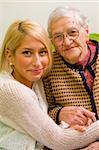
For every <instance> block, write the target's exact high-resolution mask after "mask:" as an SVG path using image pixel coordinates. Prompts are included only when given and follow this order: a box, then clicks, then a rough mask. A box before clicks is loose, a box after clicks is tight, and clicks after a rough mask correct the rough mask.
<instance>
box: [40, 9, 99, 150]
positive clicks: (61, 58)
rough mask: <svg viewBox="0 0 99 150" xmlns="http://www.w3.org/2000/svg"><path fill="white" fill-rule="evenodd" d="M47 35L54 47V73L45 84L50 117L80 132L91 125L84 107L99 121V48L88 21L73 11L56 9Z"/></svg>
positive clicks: (52, 71) (76, 11)
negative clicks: (93, 39)
mask: <svg viewBox="0 0 99 150" xmlns="http://www.w3.org/2000/svg"><path fill="white" fill-rule="evenodd" d="M48 32H49V37H50V39H51V41H52V43H53V45H54V46H55V51H54V52H53V67H52V70H51V72H50V74H49V75H48V76H47V77H46V78H45V79H44V80H43V82H44V87H45V92H46V97H47V101H48V104H49V114H50V116H51V117H52V118H53V119H54V120H55V122H56V123H57V124H59V123H60V122H61V121H65V122H67V123H68V124H69V125H70V126H73V127H74V128H77V127H78V125H79V127H78V128H79V130H80V129H81V128H82V126H87V125H90V124H91V123H92V120H91V119H89V116H88V114H87V112H86V111H85V112H83V113H82V107H83V108H85V109H87V110H89V111H92V112H94V113H95V117H96V119H98V118H99V44H98V42H96V41H92V40H89V27H88V23H87V18H86V17H85V16H84V15H83V14H81V13H80V11H78V10H76V9H74V8H69V7H67V8H65V7H58V8H56V9H55V10H54V11H53V12H52V13H51V14H50V16H49V20H48ZM97 145H98V149H99V142H97V143H95V145H94V147H97ZM92 147H93V146H92ZM86 150H87V149H86ZM88 150H89V149H88ZM94 150H96V149H94Z"/></svg>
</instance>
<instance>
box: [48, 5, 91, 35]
mask: <svg viewBox="0 0 99 150" xmlns="http://www.w3.org/2000/svg"><path fill="white" fill-rule="evenodd" d="M62 17H70V18H73V19H75V22H76V23H77V24H78V25H80V26H82V27H86V26H88V20H87V17H86V16H84V15H83V14H81V12H80V11H79V10H78V9H75V8H71V7H57V8H56V9H54V10H53V11H52V13H51V14H50V16H49V19H48V33H49V36H50V37H51V25H52V23H54V22H56V21H58V20H59V19H61V18H62Z"/></svg>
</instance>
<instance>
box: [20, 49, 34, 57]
mask: <svg viewBox="0 0 99 150" xmlns="http://www.w3.org/2000/svg"><path fill="white" fill-rule="evenodd" d="M22 53H23V54H24V56H26V57H30V56H31V55H32V52H31V51H30V50H29V49H24V50H23V52H22Z"/></svg>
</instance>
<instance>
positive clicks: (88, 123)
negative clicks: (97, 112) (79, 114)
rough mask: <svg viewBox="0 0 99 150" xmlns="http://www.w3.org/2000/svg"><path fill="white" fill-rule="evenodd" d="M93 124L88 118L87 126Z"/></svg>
mask: <svg viewBox="0 0 99 150" xmlns="http://www.w3.org/2000/svg"><path fill="white" fill-rule="evenodd" d="M92 123H93V122H92V120H91V119H90V118H88V122H87V126H89V125H91V124H92Z"/></svg>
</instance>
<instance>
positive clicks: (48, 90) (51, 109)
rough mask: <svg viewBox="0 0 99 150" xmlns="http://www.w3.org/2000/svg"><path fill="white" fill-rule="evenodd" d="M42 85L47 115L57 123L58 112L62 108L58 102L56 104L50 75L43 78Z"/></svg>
mask: <svg viewBox="0 0 99 150" xmlns="http://www.w3.org/2000/svg"><path fill="white" fill-rule="evenodd" d="M43 85H44V90H45V95H46V100H47V102H48V113H49V116H50V117H51V118H52V119H53V120H54V121H55V122H56V123H57V124H59V122H58V114H59V112H60V110H61V109H62V106H61V105H59V104H56V100H55V97H54V95H53V91H52V86H51V80H50V76H47V77H46V78H44V79H43Z"/></svg>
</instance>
